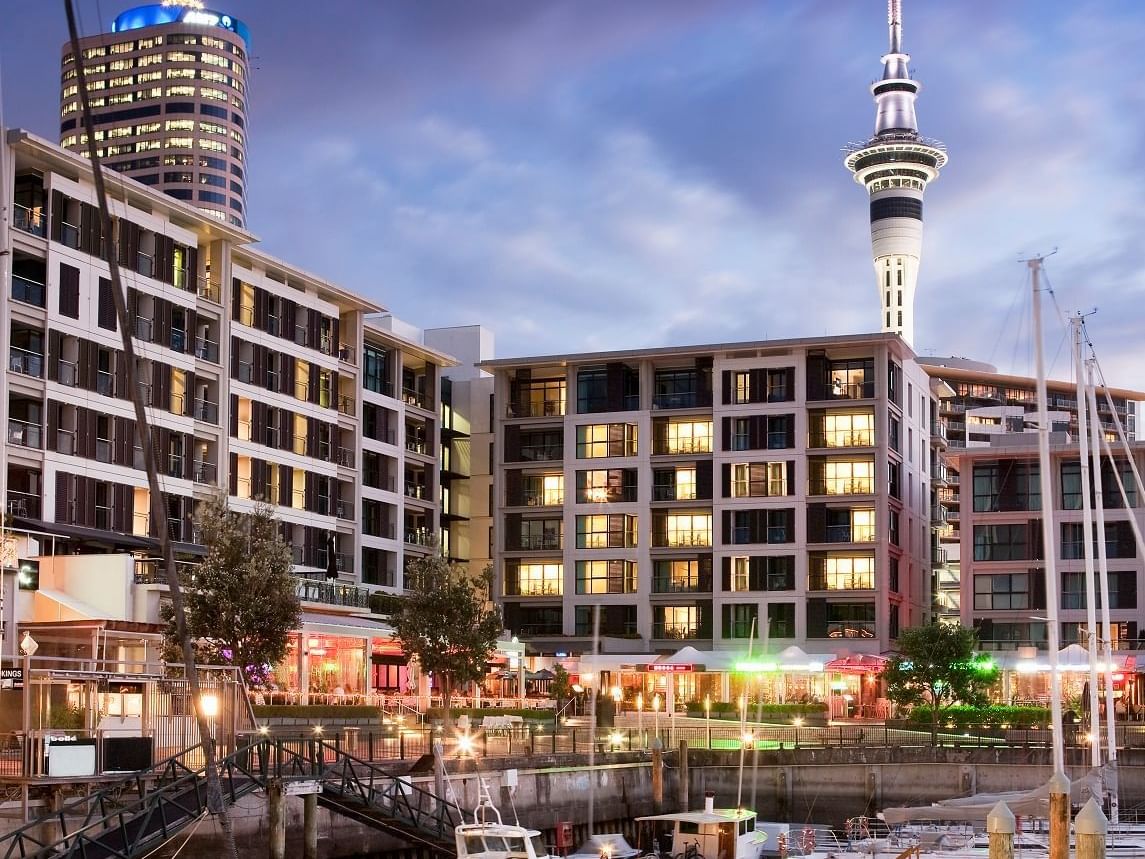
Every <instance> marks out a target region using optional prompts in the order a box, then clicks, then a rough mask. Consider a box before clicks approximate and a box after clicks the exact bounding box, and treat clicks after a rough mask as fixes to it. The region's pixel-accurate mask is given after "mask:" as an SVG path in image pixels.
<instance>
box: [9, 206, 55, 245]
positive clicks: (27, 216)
mask: <svg viewBox="0 0 1145 859" xmlns="http://www.w3.org/2000/svg"><path fill="white" fill-rule="evenodd" d="M12 212H13V216H14V217H13V219H12V226H14V227H15V228H16V229H17V230H20V231H21V232H24V233H30V234H31V235H33V236H39V237H40V238H44V237H46V236H47V234H48V221H47V219H46V218H45V217H44V210H43V209H42V208H40V207H39V206H37V207H36V208H31V207H30V206H22V205H20V204H19V203H16V204H15V206H13V209H12Z"/></svg>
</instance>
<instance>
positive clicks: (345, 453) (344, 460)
mask: <svg viewBox="0 0 1145 859" xmlns="http://www.w3.org/2000/svg"><path fill="white" fill-rule="evenodd" d="M337 462H338V464H339V465H340V466H342V467H343V468H353V467H354V449H353V448H349V447H339V448H338V450H337Z"/></svg>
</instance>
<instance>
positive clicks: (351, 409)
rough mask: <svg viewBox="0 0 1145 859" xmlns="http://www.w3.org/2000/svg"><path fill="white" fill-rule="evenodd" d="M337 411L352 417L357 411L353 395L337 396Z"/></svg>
mask: <svg viewBox="0 0 1145 859" xmlns="http://www.w3.org/2000/svg"><path fill="white" fill-rule="evenodd" d="M338 411H339V412H340V413H341V414H344V415H346V416H347V417H351V418H352V417H354V415H355V414H356V412H357V404H356V403H355V402H354V398H353V397H339V398H338Z"/></svg>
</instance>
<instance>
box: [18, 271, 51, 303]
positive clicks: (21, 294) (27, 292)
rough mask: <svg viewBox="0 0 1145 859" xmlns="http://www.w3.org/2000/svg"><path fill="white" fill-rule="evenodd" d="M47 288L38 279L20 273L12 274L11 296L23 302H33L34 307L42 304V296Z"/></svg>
mask: <svg viewBox="0 0 1145 859" xmlns="http://www.w3.org/2000/svg"><path fill="white" fill-rule="evenodd" d="M46 295H47V289H46V287H45V286H44V284H42V283H40V282H39V281H38V280H33V279H32V278H30V277H27V276H26V275H22V274H15V273H13V274H12V298H13V299H14V300H15V301H21V302H23V303H24V304H34V305H35V306H36V307H43V306H44V297H45V296H46Z"/></svg>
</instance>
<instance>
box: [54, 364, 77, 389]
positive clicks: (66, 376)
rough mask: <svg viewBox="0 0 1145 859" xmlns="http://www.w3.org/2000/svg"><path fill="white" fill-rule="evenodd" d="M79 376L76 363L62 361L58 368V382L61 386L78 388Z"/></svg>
mask: <svg viewBox="0 0 1145 859" xmlns="http://www.w3.org/2000/svg"><path fill="white" fill-rule="evenodd" d="M77 378H78V374H77V373H76V365H75V362H74V361H65V360H64V359H62V358H61V359H60V361H59V365H58V366H57V367H56V381H57V382H59V383H60V384H61V385H67V386H68V387H69V388H74V387H75V386H76V381H77Z"/></svg>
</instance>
